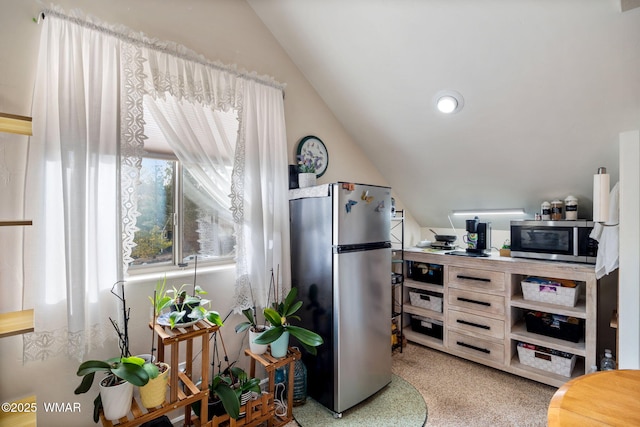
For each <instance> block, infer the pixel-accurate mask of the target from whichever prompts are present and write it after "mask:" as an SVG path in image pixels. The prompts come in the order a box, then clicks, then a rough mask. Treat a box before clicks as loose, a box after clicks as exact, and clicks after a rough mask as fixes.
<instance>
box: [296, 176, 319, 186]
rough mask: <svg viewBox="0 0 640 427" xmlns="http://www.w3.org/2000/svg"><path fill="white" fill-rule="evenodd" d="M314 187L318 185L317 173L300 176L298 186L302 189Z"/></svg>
mask: <svg viewBox="0 0 640 427" xmlns="http://www.w3.org/2000/svg"><path fill="white" fill-rule="evenodd" d="M314 185H316V174H315V172H313V173H299V174H298V186H299V187H300V188H306V187H313V186H314Z"/></svg>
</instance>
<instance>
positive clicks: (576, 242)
mask: <svg viewBox="0 0 640 427" xmlns="http://www.w3.org/2000/svg"><path fill="white" fill-rule="evenodd" d="M593 226H594V222H593V221H586V220H575V221H531V220H512V221H511V256H512V257H519V258H534V259H544V260H552V261H569V262H580V263H585V264H595V263H596V257H597V254H598V242H597V241H596V240H594V239H592V238H590V237H589V234H591V230H593Z"/></svg>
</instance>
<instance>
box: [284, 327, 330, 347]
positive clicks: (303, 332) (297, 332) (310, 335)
mask: <svg viewBox="0 0 640 427" xmlns="http://www.w3.org/2000/svg"><path fill="white" fill-rule="evenodd" d="M287 330H288V331H289V333H291V335H293V336H294V337H296V338H297V339H298V340H300V342H301V343H303V344H307V345H310V346H312V347H317V346H319V345H320V344H322V343H324V340H323V339H322V337H321V336H320V335H318V334H316V333H315V332H312V331H310V330H308V329H305V328H301V327H299V326H292V325H289V326H287Z"/></svg>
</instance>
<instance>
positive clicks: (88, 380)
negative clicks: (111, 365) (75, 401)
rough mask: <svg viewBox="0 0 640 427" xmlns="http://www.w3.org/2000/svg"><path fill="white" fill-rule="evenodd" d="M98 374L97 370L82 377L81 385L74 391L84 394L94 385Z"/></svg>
mask: <svg viewBox="0 0 640 427" xmlns="http://www.w3.org/2000/svg"><path fill="white" fill-rule="evenodd" d="M95 376H96V373H95V372H91V373H89V374H87V375H85V376H84V377H83V378H82V382H81V383H80V385H79V386H78V387H77V388H76V389H75V390H74V391H73V393H74V394H82V393H86V392H88V391H89V389H90V388H91V386H92V385H93V378H94V377H95Z"/></svg>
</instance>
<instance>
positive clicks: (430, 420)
mask: <svg viewBox="0 0 640 427" xmlns="http://www.w3.org/2000/svg"><path fill="white" fill-rule="evenodd" d="M392 371H393V373H394V374H396V375H398V376H400V377H402V378H404V379H405V380H406V381H407V382H409V383H410V384H412V385H413V386H414V387H415V388H416V389H417V390H418V391H419V392H420V394H422V396H423V397H424V400H425V402H426V403H427V412H428V417H427V424H426V425H427V427H429V426H438V427H440V426H468V427H471V426H473V427H476V426H491V427H502V426H504V427H515V426H527V427H529V426H530V427H533V426H541V427H542V426H546V425H547V407H548V405H549V401H550V400H551V397H552V396H553V393H555V391H556V388H555V387H551V386H548V385H544V384H540V383H538V382H535V381H531V380H528V379H525V378H521V377H518V376H515V375H511V374H508V373H506V372H502V371H499V370H497V369H493V368H489V367H486V366H484V365H480V364H477V363H474V362H469V361H467V360H464V359H461V358H458V357H455V356H451V355H448V354H445V353H442V352H439V351H436V350H432V349H429V348H427V347H423V346H420V345H416V344H409V345H408V346H407V347H405V348H404V351H403V352H402V353H399V352H397V353H394V355H393V366H392Z"/></svg>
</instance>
